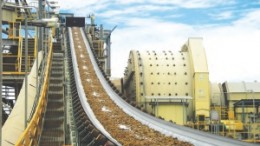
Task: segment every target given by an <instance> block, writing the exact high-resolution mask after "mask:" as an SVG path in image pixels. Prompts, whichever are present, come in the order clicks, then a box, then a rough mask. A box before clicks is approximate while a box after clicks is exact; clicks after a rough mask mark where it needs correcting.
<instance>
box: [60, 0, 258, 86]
mask: <svg viewBox="0 0 260 146" xmlns="http://www.w3.org/2000/svg"><path fill="white" fill-rule="evenodd" d="M59 4H60V5H61V10H62V11H69V12H73V13H75V15H76V16H87V15H89V14H91V13H94V14H95V16H96V23H97V24H98V25H99V24H103V25H104V27H105V28H106V29H112V28H113V27H114V26H115V25H117V28H116V30H115V31H114V32H113V34H112V76H114V77H122V76H123V71H124V68H125V67H126V63H127V59H128V55H129V51H130V50H131V49H137V50H150V49H151V50H154V49H160V50H162V49H163V50H176V51H178V50H180V48H181V46H182V45H183V44H184V43H185V42H186V41H187V39H188V38H189V37H202V38H203V43H204V47H205V50H206V53H207V59H208V66H209V71H210V80H211V81H213V82H215V81H216V82H223V81H226V80H229V81H242V80H243V81H254V80H258V81H259V80H260V59H259V54H260V53H259V52H260V51H259V49H260V0H88V1H87V0H86V1H81V0H74V1H73V2H72V1H70V0H62V1H61V0H60V1H59ZM118 60H120V61H118Z"/></svg>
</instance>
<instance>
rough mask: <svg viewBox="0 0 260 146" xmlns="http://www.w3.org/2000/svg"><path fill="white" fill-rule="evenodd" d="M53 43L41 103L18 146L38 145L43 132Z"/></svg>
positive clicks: (17, 143) (40, 98) (48, 58)
mask: <svg viewBox="0 0 260 146" xmlns="http://www.w3.org/2000/svg"><path fill="white" fill-rule="evenodd" d="M52 54H53V51H52V43H50V50H49V53H48V57H47V63H46V69H45V75H44V82H43V85H42V89H41V93H40V97H39V102H38V105H37V107H36V110H35V113H34V115H33V117H32V119H31V121H30V122H29V124H28V126H27V127H26V129H25V130H24V132H23V133H22V135H21V136H20V137H19V139H18V141H17V142H16V144H15V145H16V146H29V145H38V141H39V137H40V134H41V132H42V124H43V115H44V114H43V113H44V112H45V109H46V105H47V99H46V98H47V93H48V85H49V74H50V66H51V61H52Z"/></svg>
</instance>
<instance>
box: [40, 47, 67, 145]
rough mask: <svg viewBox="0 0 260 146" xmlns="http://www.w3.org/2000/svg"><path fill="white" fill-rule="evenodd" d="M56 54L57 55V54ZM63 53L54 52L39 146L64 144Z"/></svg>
mask: <svg viewBox="0 0 260 146" xmlns="http://www.w3.org/2000/svg"><path fill="white" fill-rule="evenodd" d="M57 52H58V53H57ZM63 82H64V66H63V53H60V52H59V51H54V53H53V59H52V67H51V74H50V82H49V91H48V102H47V108H46V112H45V117H44V123H43V131H42V134H41V137H40V142H39V145H40V146H60V145H63V144H65V125H64V124H65V122H64V120H65V116H64V115H65V112H64V108H65V105H64V86H63Z"/></svg>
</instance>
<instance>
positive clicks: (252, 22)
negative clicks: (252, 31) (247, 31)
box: [234, 10, 260, 29]
mask: <svg viewBox="0 0 260 146" xmlns="http://www.w3.org/2000/svg"><path fill="white" fill-rule="evenodd" d="M259 16H260V10H252V11H251V12H249V13H247V14H245V16H244V17H243V18H242V19H239V20H237V21H235V22H234V24H235V25H238V26H242V27H244V26H248V28H258V29H260V25H259V24H260V19H259Z"/></svg>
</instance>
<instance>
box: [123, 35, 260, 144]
mask: <svg viewBox="0 0 260 146" xmlns="http://www.w3.org/2000/svg"><path fill="white" fill-rule="evenodd" d="M122 82H123V83H122V85H121V86H122V93H124V95H125V96H126V97H127V98H128V100H129V101H130V103H136V104H137V105H138V106H140V107H141V108H142V110H145V111H148V112H150V113H151V114H153V115H154V116H156V117H159V118H163V119H164V120H166V121H171V122H173V123H176V124H178V125H185V126H189V127H192V128H196V129H200V130H204V131H210V132H212V133H215V134H219V135H223V136H227V137H232V138H235V139H239V140H245V141H251V142H256V141H259V140H260V139H259V134H260V117H259V100H260V83H258V82H253V83H247V82H238V83H234V82H225V83H223V84H218V83H210V81H209V72H208V66H207V60H206V54H205V50H204V47H203V46H202V39H201V38H189V39H188V41H187V43H186V44H184V45H183V47H182V48H181V51H179V52H172V51H136V50H133V51H131V52H130V55H129V59H128V65H127V67H126V70H125V74H124V79H123V81H122Z"/></svg>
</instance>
